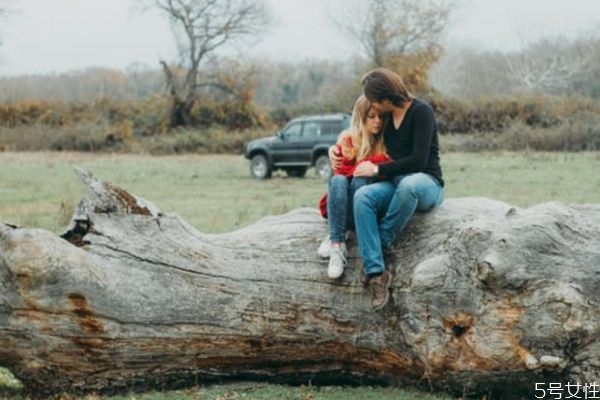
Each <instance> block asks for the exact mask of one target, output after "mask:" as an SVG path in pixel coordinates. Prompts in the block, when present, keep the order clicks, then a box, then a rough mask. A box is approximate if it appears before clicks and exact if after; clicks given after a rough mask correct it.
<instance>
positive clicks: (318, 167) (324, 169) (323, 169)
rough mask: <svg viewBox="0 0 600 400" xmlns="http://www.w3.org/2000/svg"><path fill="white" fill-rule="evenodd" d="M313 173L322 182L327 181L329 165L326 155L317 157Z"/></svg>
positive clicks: (329, 172)
mask: <svg viewBox="0 0 600 400" xmlns="http://www.w3.org/2000/svg"><path fill="white" fill-rule="evenodd" d="M315 172H316V174H317V176H318V177H319V178H321V179H323V180H327V179H329V177H330V176H331V164H330V163H329V157H328V156H327V155H326V154H323V155H321V156H319V157H318V158H317V161H315Z"/></svg>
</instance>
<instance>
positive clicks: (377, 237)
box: [354, 172, 444, 275]
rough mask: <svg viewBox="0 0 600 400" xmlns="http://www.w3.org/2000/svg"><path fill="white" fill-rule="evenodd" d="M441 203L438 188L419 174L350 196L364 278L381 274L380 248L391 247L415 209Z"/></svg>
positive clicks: (374, 184)
mask: <svg viewBox="0 0 600 400" xmlns="http://www.w3.org/2000/svg"><path fill="white" fill-rule="evenodd" d="M443 200H444V189H443V188H442V186H441V185H440V184H439V182H438V181H437V180H436V179H435V178H433V177H432V176H430V175H428V174H425V173H422V172H419V173H414V174H408V175H399V176H396V177H395V178H394V179H393V180H392V181H385V182H377V183H373V184H371V185H368V186H364V187H362V188H360V189H359V190H358V191H357V192H356V194H355V195H354V223H355V227H356V236H357V237H358V245H359V249H360V255H361V257H362V258H363V262H364V268H365V275H370V274H377V273H381V272H383V271H384V269H385V265H384V263H383V249H386V248H388V247H389V246H390V245H391V244H392V242H393V241H394V239H395V238H396V237H397V236H398V235H399V234H400V232H402V230H403V229H404V228H405V227H406V224H407V223H408V221H409V220H410V218H411V217H412V216H413V215H414V213H415V212H416V211H417V210H419V211H429V210H431V209H433V208H435V207H437V206H439V205H440V204H441V203H442V201H443Z"/></svg>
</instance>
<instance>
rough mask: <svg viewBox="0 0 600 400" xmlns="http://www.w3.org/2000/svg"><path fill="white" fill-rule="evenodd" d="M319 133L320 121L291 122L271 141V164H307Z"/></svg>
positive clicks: (309, 161)
mask: <svg viewBox="0 0 600 400" xmlns="http://www.w3.org/2000/svg"><path fill="white" fill-rule="evenodd" d="M320 134H321V123H320V121H318V120H314V121H311V120H309V121H302V122H301V121H298V122H294V123H291V124H290V125H288V126H287V127H285V128H284V129H283V130H282V131H281V133H280V134H279V138H278V139H277V140H276V141H275V142H274V143H273V146H272V150H273V164H275V165H277V166H278V167H282V166H286V165H289V166H309V165H310V164H311V161H312V151H313V148H314V147H315V145H316V143H317V140H318V138H319V135H320Z"/></svg>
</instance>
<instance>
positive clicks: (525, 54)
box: [506, 35, 600, 94]
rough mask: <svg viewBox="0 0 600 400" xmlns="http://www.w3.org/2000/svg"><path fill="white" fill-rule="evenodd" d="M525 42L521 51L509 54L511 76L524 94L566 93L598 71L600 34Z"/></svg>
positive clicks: (507, 56)
mask: <svg viewBox="0 0 600 400" xmlns="http://www.w3.org/2000/svg"><path fill="white" fill-rule="evenodd" d="M523 42H524V44H525V46H524V48H523V49H522V50H521V51H519V52H517V53H513V54H507V55H506V64H507V65H508V69H509V72H510V76H511V77H512V78H513V80H514V81H515V82H516V84H517V86H518V87H519V89H520V90H521V91H523V92H529V93H552V94H564V93H566V92H567V91H568V89H569V88H570V87H571V85H572V84H573V82H574V81H575V80H576V79H577V78H579V77H581V76H582V75H585V74H586V73H587V72H588V71H590V70H592V69H594V68H596V64H595V61H596V59H597V57H598V52H599V48H600V46H599V45H598V43H599V40H598V36H597V35H596V37H594V36H592V37H588V36H581V37H579V38H577V39H576V40H569V39H567V38H566V37H563V36H558V37H553V38H552V37H546V38H541V39H539V40H537V41H535V42H528V41H526V40H524V41H523Z"/></svg>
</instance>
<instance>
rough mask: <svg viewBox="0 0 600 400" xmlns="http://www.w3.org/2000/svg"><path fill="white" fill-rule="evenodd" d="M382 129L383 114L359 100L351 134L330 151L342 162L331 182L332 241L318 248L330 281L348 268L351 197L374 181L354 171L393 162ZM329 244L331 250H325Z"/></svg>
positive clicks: (355, 109) (364, 99) (330, 239)
mask: <svg viewBox="0 0 600 400" xmlns="http://www.w3.org/2000/svg"><path fill="white" fill-rule="evenodd" d="M382 127H383V119H382V116H381V113H380V112H379V111H377V110H376V109H375V108H374V107H373V106H372V104H371V102H370V101H368V100H367V99H366V97H365V96H360V97H359V98H358V99H357V100H356V102H355V104H354V109H353V110H352V121H351V123H350V128H349V130H348V131H344V132H342V133H341V134H340V137H339V139H338V143H337V144H336V145H335V146H332V147H331V148H330V149H329V151H330V156H331V154H332V153H335V154H337V155H339V161H340V162H339V163H336V165H335V168H334V175H333V176H332V177H331V179H330V180H329V194H328V195H327V218H328V220H329V240H328V241H327V240H326V241H325V243H324V244H323V245H322V246H321V247H320V248H319V254H320V255H322V256H323V255H324V256H329V266H328V268H327V275H328V276H329V278H331V279H337V278H339V277H341V276H342V274H343V273H344V268H345V266H346V256H347V251H346V244H345V236H346V230H347V229H350V228H352V226H353V218H352V197H353V195H354V193H355V192H356V190H358V188H360V187H361V186H363V185H365V184H367V183H369V182H370V181H371V180H372V179H370V178H357V177H353V174H354V169H355V167H356V165H357V164H358V163H359V162H362V161H369V162H372V163H374V164H377V163H381V162H385V161H390V159H389V158H388V157H387V155H386V154H385V146H384V144H383V137H382V135H381V134H380V132H381V130H382ZM327 244H328V245H329V246H328V248H327V247H326V248H323V246H327ZM324 250H325V251H324ZM327 250H328V251H327Z"/></svg>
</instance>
